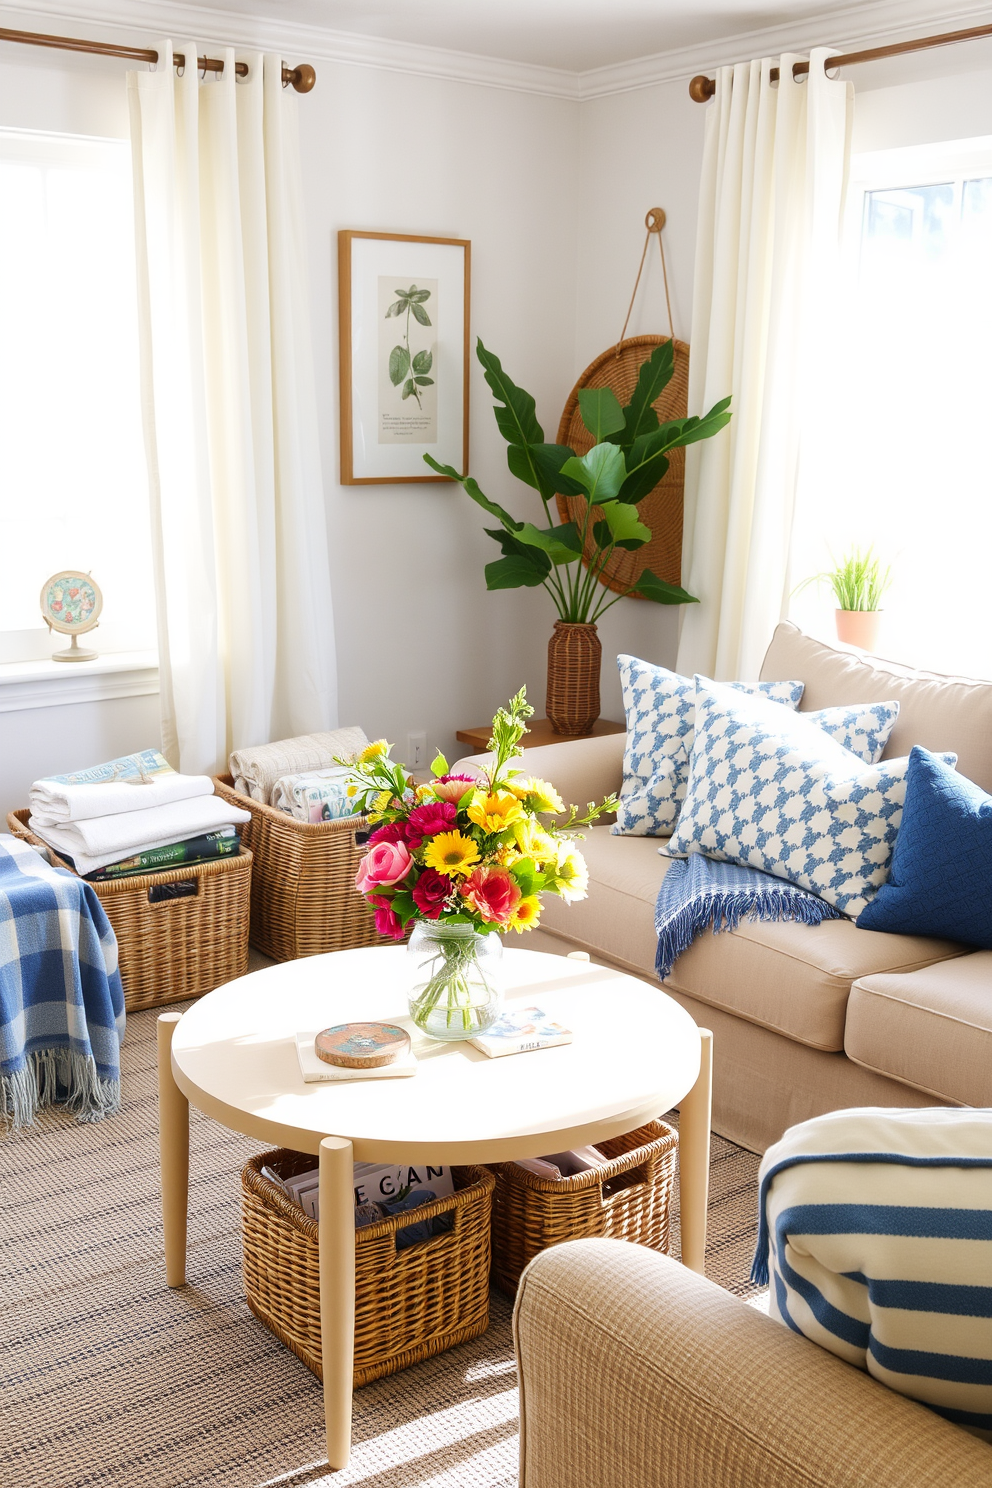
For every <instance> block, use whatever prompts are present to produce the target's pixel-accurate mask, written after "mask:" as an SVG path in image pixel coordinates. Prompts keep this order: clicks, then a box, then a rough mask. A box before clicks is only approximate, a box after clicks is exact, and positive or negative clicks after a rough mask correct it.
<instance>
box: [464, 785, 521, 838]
mask: <svg viewBox="0 0 992 1488" xmlns="http://www.w3.org/2000/svg"><path fill="white" fill-rule="evenodd" d="M523 814H524V813H523V807H522V806H521V804H520V802H519V801H518V800H517V798H516V797H515V796H514V795H511V793H510V792H509V791H495V792H494V793H493V794H492V795H487V794H486V792H485V791H483V790H477V791H476V793H475V795H474V796H473V797H472V801H471V804H470V805H469V808H468V819H469V821H471V822H475V825H476V826H477V827H481V828H482V830H483V831H484V832H486V833H490V832H505V831H506V829H507V827H510V826H512V825H513V823H514V822H515V821H518V820H519V819H520V817H522V816H523Z"/></svg>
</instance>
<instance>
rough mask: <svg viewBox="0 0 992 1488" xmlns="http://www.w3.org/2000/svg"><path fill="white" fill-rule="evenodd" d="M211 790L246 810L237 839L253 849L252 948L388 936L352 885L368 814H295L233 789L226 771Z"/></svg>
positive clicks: (300, 951) (340, 946) (279, 950)
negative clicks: (321, 817) (317, 818)
mask: <svg viewBox="0 0 992 1488" xmlns="http://www.w3.org/2000/svg"><path fill="white" fill-rule="evenodd" d="M214 790H215V791H216V792H217V794H218V795H219V796H222V797H223V798H224V800H225V801H229V802H230V804H231V805H232V806H240V807H241V808H242V809H243V810H245V811H250V812H251V821H250V822H248V823H247V824H246V826H245V827H244V829H243V831H242V835H241V840H242V842H244V844H245V846H246V847H250V848H251V850H252V853H253V854H254V857H255V866H254V869H253V871H252V884H251V943H252V945H253V946H255V948H256V949H257V950H259V951H261V952H262V954H263V955H265V956H271V957H272V959H273V960H274V961H292V960H295V958H296V957H297V956H319V955H322V954H323V953H324V952H325V951H344V950H348V949H349V948H350V947H352V946H367V945H378V944H384V943H385V942H383V941H382V940H381V938H380V936H379V935H377V934H376V928H375V920H374V919H373V917H372V914H371V912H370V910H369V908H368V905H367V904H366V902H365V900H364V899H363V898H362V896H361V894H359V892H358V890H357V889H356V888H355V874H356V873H357V872H358V865H359V863H360V862H361V860H362V857H363V855H364V852H365V842H366V839H367V837H368V830H369V829H368V823H367V822H366V820H365V817H363V816H351V817H344V818H343V819H342V820H340V821H327V822H300V821H296V820H295V818H293V817H291V816H287V815H286V813H285V812H284V811H277V810H276V809H275V807H274V806H264V805H262V803H261V802H260V801H253V800H252V799H251V797H250V796H246V795H242V793H241V792H240V791H236V790H235V789H234V782H233V780H232V779H231V776H230V775H217V776H215V777H214Z"/></svg>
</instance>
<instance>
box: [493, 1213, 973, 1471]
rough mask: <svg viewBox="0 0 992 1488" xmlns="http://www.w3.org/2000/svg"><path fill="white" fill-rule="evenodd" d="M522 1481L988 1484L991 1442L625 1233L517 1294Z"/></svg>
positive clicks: (542, 1262)
mask: <svg viewBox="0 0 992 1488" xmlns="http://www.w3.org/2000/svg"><path fill="white" fill-rule="evenodd" d="M514 1331H515V1338H516V1347H517V1363H518V1368H519V1379H520V1439H521V1444H520V1488H988V1485H989V1484H990V1483H992V1447H989V1446H987V1445H986V1444H985V1443H984V1442H981V1441H978V1440H976V1439H975V1437H973V1436H969V1435H968V1434H967V1433H966V1432H964V1431H962V1430H961V1428H960V1427H958V1426H952V1425H951V1424H950V1423H949V1422H947V1421H944V1420H942V1419H941V1418H940V1417H939V1416H936V1415H934V1414H933V1413H932V1412H931V1411H929V1410H926V1409H925V1408H924V1407H923V1406H922V1405H917V1404H915V1403H914V1402H913V1401H911V1400H906V1399H904V1398H903V1397H902V1396H901V1395H896V1394H894V1393H893V1392H892V1391H891V1390H888V1389H886V1387H885V1386H884V1385H881V1384H879V1383H877V1381H875V1380H873V1379H871V1378H870V1377H869V1376H868V1375H867V1374H864V1373H862V1372H861V1370H859V1369H853V1368H852V1367H851V1366H850V1365H849V1364H845V1363H844V1362H843V1361H842V1360H841V1359H838V1358H836V1357H835V1356H834V1355H833V1354H829V1353H827V1352H826V1351H825V1350H823V1349H820V1348H818V1347H817V1345H816V1344H815V1343H810V1342H809V1340H808V1339H805V1338H800V1337H799V1336H798V1335H797V1334H795V1333H792V1332H790V1330H789V1329H788V1328H786V1327H784V1326H783V1325H782V1324H781V1323H779V1322H774V1321H772V1320H771V1319H770V1318H767V1317H764V1316H763V1315H762V1314H761V1313H760V1312H757V1311H756V1310H755V1309H754V1308H753V1307H748V1306H747V1305H746V1304H745V1303H743V1302H741V1301H739V1300H738V1299H737V1298H736V1297H732V1296H731V1295H730V1294H729V1292H725V1291H722V1290H721V1288H720V1287H718V1286H715V1285H714V1284H713V1283H712V1282H709V1281H705V1280H704V1279H703V1278H702V1277H701V1276H695V1275H694V1274H693V1273H692V1272H691V1271H687V1270H686V1269H685V1268H684V1267H683V1266H680V1265H679V1264H678V1263H677V1262H675V1261H671V1260H669V1259H668V1257H667V1256H662V1255H658V1254H657V1253H656V1252H655V1251H652V1250H647V1249H646V1248H645V1247H644V1246H641V1245H628V1244H626V1243H625V1242H624V1241H622V1240H576V1241H572V1242H571V1243H570V1244H568V1245H557V1246H554V1247H553V1248H552V1249H551V1250H546V1251H544V1253H543V1254H542V1255H539V1256H538V1257H537V1258H536V1260H534V1261H532V1262H531V1264H530V1266H529V1267H528V1268H527V1270H526V1271H525V1272H524V1276H523V1280H522V1281H521V1284H520V1291H519V1293H518V1296H517V1306H516V1313H515V1316H514Z"/></svg>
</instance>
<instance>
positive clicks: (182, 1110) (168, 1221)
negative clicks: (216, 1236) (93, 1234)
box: [158, 1013, 189, 1287]
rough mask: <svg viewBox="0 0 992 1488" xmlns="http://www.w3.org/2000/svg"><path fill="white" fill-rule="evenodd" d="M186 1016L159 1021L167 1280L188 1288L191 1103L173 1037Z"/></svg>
mask: <svg viewBox="0 0 992 1488" xmlns="http://www.w3.org/2000/svg"><path fill="white" fill-rule="evenodd" d="M181 1017H182V1013H160V1014H159V1019H158V1140H159V1152H160V1154H161V1163H162V1220H163V1225H164V1229H165V1277H166V1280H167V1281H168V1283H169V1285H170V1287H181V1286H185V1285H186V1214H187V1205H188V1200H189V1101H188V1100H187V1099H186V1097H185V1096H184V1095H183V1093H182V1091H181V1090H180V1089H179V1086H178V1085H177V1084H176V1081H175V1077H174V1076H173V1073H172V1035H173V1034H174V1033H175V1031H176V1024H177V1023H178V1022H179V1019H180V1018H181Z"/></svg>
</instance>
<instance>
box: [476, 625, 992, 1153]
mask: <svg viewBox="0 0 992 1488" xmlns="http://www.w3.org/2000/svg"><path fill="white" fill-rule="evenodd" d="M761 676H762V680H765V681H782V680H786V679H790V678H798V679H801V680H802V681H803V682H805V684H806V688H805V692H804V694H803V699H802V703H801V709H802V710H803V711H809V710H811V709H817V708H825V707H829V706H831V705H834V704H843V703H859V702H878V701H883V700H887V699H890V698H897V699H898V700H899V703H900V713H899V718H898V721H897V723H896V726H895V728H894V730H893V733H892V737H891V739H890V741H889V745H888V747H887V749H886V751H885V757H886V758H893V757H897V756H900V755H905V754H908V753H909V750H910V749H911V748H912V746H913V745H914V744H922V745H924V746H925V747H927V748H929V749H934V750H948V749H951V750H955V751H956V752H957V754H958V756H959V763H958V768H959V770H960V771H961V772H962V774H964V775H967V776H968V777H969V778H970V779H971V780H974V781H976V782H977V784H978V785H980V786H981V787H982V788H983V789H985V790H987V791H992V683H990V682H972V681H966V680H962V679H955V678H948V677H940V676H936V675H933V674H931V673H924V672H914V671H911V670H910V669H908V668H905V667H901V666H899V665H897V664H894V663H891V662H885V661H880V660H878V659H876V658H873V657H867V656H865V655H863V653H860V652H853V651H848V650H844V649H839V648H834V647H831V646H827V645H825V644H823V643H822V642H820V641H816V640H813V639H812V638H811V637H809V636H806V635H804V634H803V633H802V632H801V631H799V630H797V629H796V627H795V626H793V625H788V624H782V625H780V626H779V627H778V629H777V630H776V632H775V635H774V637H773V639H772V643H771V645H770V646H769V649H768V653H767V655H766V657H765V660H764V664H763V667H762V672H761ZM623 746H624V736H623V735H622V734H617V735H613V736H611V737H607V738H596V739H583V740H576V741H571V742H568V743H562V744H552V745H547V746H544V747H542V748H538V749H533V750H528V751H527V754H526V767H527V770H528V772H529V773H533V774H535V775H540V776H542V777H544V778H545V779H548V780H551V781H553V782H554V784H555V785H556V786H557V787H558V789H559V790H560V791H561V793H562V794H563V795H564V796H565V797H566V799H567V800H571V801H578V802H585V801H588V800H591V799H593V798H594V797H595V798H601V797H602V796H603V795H605V794H607V793H608V792H610V791H619V789H620V784H621V778H622V762H623ZM475 758H480V757H478V756H476V757H475ZM461 763H462V764H464V763H465V761H462V762H461ZM658 845H659V841H658V839H657V838H653V837H620V836H614V835H613V834H612V833H611V832H610V829H609V826H597V827H594V828H592V829H590V830H589V831H588V832H587V835H586V840H585V842H584V844H583V852H584V854H585V857H586V861H587V863H588V865H589V876H590V882H589V895H588V898H587V899H586V900H585V901H583V902H582V903H579V904H574V905H571V906H569V905H566V904H565V903H564V902H563V901H561V900H560V899H556V898H555V897H554V896H551V895H549V896H547V897H546V899H545V905H544V911H543V916H542V920H541V929H542V930H543V931H544V932H546V933H549V934H550V935H552V936H554V937H555V938H556V940H557V941H558V942H559V943H560V942H567V946H563V949H581V950H586V951H588V952H590V953H591V954H592V955H593V956H594V957H596V958H597V959H599V960H602V961H605V962H608V963H609V964H611V965H614V966H618V967H620V968H622V969H623V970H625V971H629V972H633V973H635V974H636V975H638V976H641V977H644V978H645V979H646V980H648V981H651V982H654V981H656V978H655V973H654V953H655V933H654V904H655V899H656V898H657V894H658V888H659V885H660V884H661V880H662V878H663V876H664V874H665V871H666V869H667V867H668V863H669V860H668V859H665V858H663V857H661V856H660V855H659V853H658ZM535 933H537V932H535ZM665 990H666V991H667V992H669V993H671V995H672V996H673V997H675V998H676V999H677V1000H678V1001H679V1002H680V1003H682V1005H683V1007H685V1008H686V1009H687V1010H688V1011H689V1012H690V1013H691V1015H692V1016H693V1018H694V1019H695V1020H696V1022H697V1023H699V1024H700V1025H701V1026H704V1027H708V1028H712V1030H713V1034H714V1081H713V1124H714V1127H715V1129H716V1130H717V1131H719V1132H721V1133H723V1135H724V1136H727V1137H730V1138H731V1139H732V1140H733V1141H735V1142H738V1143H740V1144H741V1145H743V1146H745V1147H749V1148H752V1149H753V1150H754V1151H758V1152H761V1151H764V1149H765V1148H766V1147H767V1146H768V1145H769V1144H770V1143H771V1142H774V1141H776V1140H777V1139H778V1137H779V1136H781V1134H782V1132H783V1131H784V1130H785V1128H786V1127H788V1126H791V1125H793V1124H794V1123H795V1122H797V1121H804V1120H806V1119H807V1118H808V1117H811V1116H817V1115H820V1114H822V1113H823V1112H825V1111H833V1110H837V1109H839V1108H840V1107H842V1106H877V1105H881V1106H885V1105H890V1106H899V1105H903V1106H926V1105H933V1104H935V1103H937V1104H960V1105H978V1106H985V1105H992V1057H990V1056H992V952H983V951H979V952H974V951H971V952H969V951H966V950H965V949H964V948H963V947H961V946H959V945H955V944H952V943H951V942H949V941H939V940H930V939H926V938H924V937H918V936H904V935H882V934H879V933H877V932H873V931H868V930H859V929H857V928H856V926H855V925H853V924H852V923H851V922H850V921H847V920H832V921H827V922H826V923H824V924H823V925H820V926H816V927H812V926H808V925H798V924H769V923H766V922H759V921H747V922H745V923H744V924H742V925H741V926H740V928H739V929H737V930H735V931H733V932H731V933H724V934H720V935H712V934H710V933H709V932H706V933H704V934H703V935H702V936H700V937H699V938H698V939H697V940H696V941H695V943H694V944H693V945H692V946H691V947H690V949H689V950H688V951H687V952H686V953H685V954H684V955H682V956H681V957H680V958H679V960H678V961H677V962H676V964H675V966H674V968H673V969H672V972H671V975H670V976H669V978H668V980H667V981H666V983H665Z"/></svg>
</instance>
